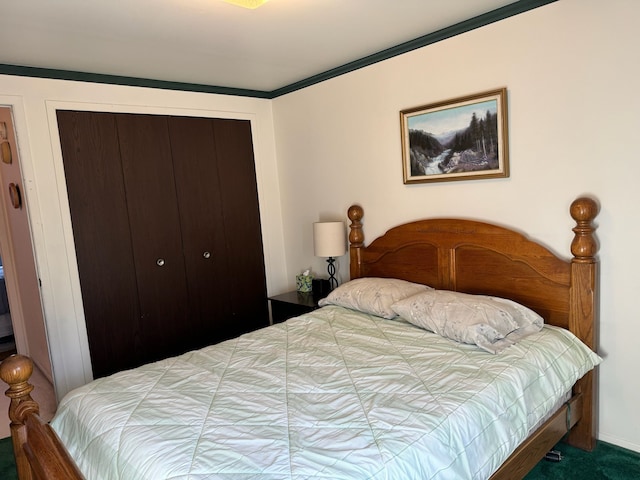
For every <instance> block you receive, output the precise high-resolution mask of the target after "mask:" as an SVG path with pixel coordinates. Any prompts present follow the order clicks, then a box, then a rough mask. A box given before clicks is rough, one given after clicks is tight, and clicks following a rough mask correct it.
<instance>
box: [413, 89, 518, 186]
mask: <svg viewBox="0 0 640 480" xmlns="http://www.w3.org/2000/svg"><path fill="white" fill-rule="evenodd" d="M400 125H401V136H402V171H403V177H404V183H405V184H412V183H426V182H444V181H451V180H471V179H478V178H500V177H508V176H509V150H508V135H507V89H506V88H499V89H496V90H490V91H487V92H482V93H477V94H474V95H467V96H464V97H459V98H454V99H451V100H446V101H441V102H437V103H432V104H429V105H423V106H420V107H415V108H410V109H407V110H403V111H401V112H400Z"/></svg>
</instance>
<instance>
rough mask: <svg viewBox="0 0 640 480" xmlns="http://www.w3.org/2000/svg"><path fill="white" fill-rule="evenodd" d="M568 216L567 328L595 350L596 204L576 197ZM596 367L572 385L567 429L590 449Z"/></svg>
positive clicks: (571, 440)
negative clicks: (575, 411)
mask: <svg viewBox="0 0 640 480" xmlns="http://www.w3.org/2000/svg"><path fill="white" fill-rule="evenodd" d="M570 212H571V217H572V218H573V219H574V220H575V221H576V226H575V227H574V228H573V232H574V233H575V237H574V239H573V241H572V243H571V253H572V254H573V258H572V259H571V292H570V295H571V305H572V307H571V311H570V312H569V329H570V330H571V331H572V332H573V333H575V334H576V336H578V337H579V338H580V340H582V341H583V342H584V343H585V344H586V345H587V346H588V347H589V348H591V349H592V350H593V351H596V349H597V331H596V325H597V317H598V298H597V289H596V285H597V281H598V260H597V258H596V254H597V252H598V244H597V242H596V239H595V237H594V235H593V234H594V231H595V227H594V225H593V220H594V219H595V217H596V215H597V214H598V205H597V203H596V202H595V201H594V200H592V199H590V198H578V199H576V200H575V201H574V202H573V203H572V204H571V209H570ZM596 382H597V367H596V368H595V369H594V370H592V371H590V372H589V373H587V374H586V375H585V376H584V377H582V379H581V380H579V381H578V382H577V383H576V385H575V386H574V393H582V395H583V398H584V402H583V405H582V418H581V419H580V421H579V422H578V423H577V424H576V426H575V427H574V428H573V429H572V430H571V433H570V434H569V438H568V441H569V443H570V444H571V445H574V446H576V447H578V448H581V449H584V450H588V451H591V450H593V448H594V447H595V443H596V427H597V424H596V423H597V422H596V419H597V416H596V408H597V405H596V400H597V398H596V392H597V388H596V385H597V383H596Z"/></svg>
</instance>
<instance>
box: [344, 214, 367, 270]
mask: <svg viewBox="0 0 640 480" xmlns="http://www.w3.org/2000/svg"><path fill="white" fill-rule="evenodd" d="M347 216H348V217H349V220H351V225H349V229H350V231H349V259H350V267H349V270H350V274H351V280H353V279H354V278H359V277H361V276H362V275H363V272H362V269H361V265H362V264H361V262H360V260H361V257H360V255H361V251H362V247H364V233H363V232H362V221H361V220H362V217H363V216H364V210H363V209H362V207H361V206H360V205H351V206H350V207H349V210H347Z"/></svg>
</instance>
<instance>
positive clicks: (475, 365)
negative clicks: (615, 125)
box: [0, 198, 599, 479]
mask: <svg viewBox="0 0 640 480" xmlns="http://www.w3.org/2000/svg"><path fill="white" fill-rule="evenodd" d="M597 210H598V208H597V204H596V202H595V201H594V200H592V199H589V198H579V199H577V200H575V201H574V202H573V203H572V204H571V207H570V214H571V216H572V218H573V219H574V220H575V223H576V224H575V226H574V228H573V232H574V239H573V241H572V243H571V247H570V251H571V254H572V256H571V258H570V259H568V260H567V259H564V258H562V257H559V256H556V255H555V254H554V253H553V252H551V251H550V250H549V249H547V248H545V247H544V246H542V245H541V244H539V243H537V242H535V241H534V240H531V239H529V238H528V237H526V236H525V235H523V234H521V233H519V232H516V231H514V230H511V229H508V228H505V227H502V226H497V225H491V224H488V223H483V222H476V221H472V220H462V219H429V220H422V221H416V222H411V223H407V224H403V225H400V226H397V227H394V228H392V229H391V230H389V231H387V232H386V233H385V234H384V235H382V236H381V237H379V238H377V239H375V240H374V241H373V242H371V243H370V244H369V245H368V246H365V243H364V234H363V223H362V220H363V218H364V211H363V209H362V208H361V207H359V206H352V207H351V208H349V210H348V217H349V219H350V222H351V225H350V233H349V242H350V261H351V263H350V273H351V279H352V281H351V282H347V283H346V284H344V285H343V286H342V287H344V289H342V290H341V289H336V291H334V292H336V293H335V295H333V293H334V292H332V295H333V297H332V296H331V295H330V297H329V299H330V300H331V301H329V300H328V301H327V304H326V305H325V306H323V307H322V308H320V309H318V310H316V311H315V312H312V313H310V314H306V315H303V316H301V317H297V318H293V319H290V320H288V321H287V322H285V323H283V324H278V325H273V326H271V327H267V328H266V329H263V330H259V331H256V332H251V333H249V334H246V335H243V336H241V337H239V338H237V339H233V340H230V341H228V342H223V343H221V344H219V345H214V346H210V347H206V348H205V349H202V350H198V351H195V352H188V353H186V354H185V355H182V356H179V357H174V358H171V359H166V360H163V361H160V362H156V363H153V364H149V365H146V366H143V367H140V369H135V370H132V371H129V372H121V373H118V374H115V375H114V376H112V377H109V378H107V379H98V380H97V381H95V382H92V383H91V384H89V385H87V386H84V387H81V388H80V389H78V390H74V391H73V392H71V393H70V394H69V395H67V397H65V399H64V400H63V402H62V403H61V405H60V407H59V411H58V413H57V414H56V417H55V418H54V420H53V421H52V425H53V427H52V426H51V425H47V424H43V423H42V422H41V421H40V419H39V417H38V405H37V404H36V403H35V402H34V401H33V400H32V399H31V397H30V392H31V391H32V387H31V386H30V385H29V383H28V380H29V376H30V374H31V371H32V368H33V366H32V363H30V360H29V359H28V358H26V357H22V356H19V355H18V356H13V357H10V358H9V359H7V360H5V361H4V362H3V364H2V366H0V377H1V378H2V379H3V380H4V381H5V382H7V383H8V384H9V390H7V395H8V396H9V397H10V398H11V406H10V410H9V415H10V419H11V431H12V437H13V444H14V450H15V452H16V461H17V466H18V472H19V477H20V478H21V479H30V478H64V479H76V478H84V477H83V475H82V473H81V470H82V471H84V472H85V474H86V476H87V478H90V479H91V478H99V477H98V472H102V471H105V472H107V471H108V469H109V468H111V466H114V465H115V472H114V473H113V474H105V478H136V477H135V476H136V475H138V474H139V472H140V471H142V470H144V471H145V472H146V473H145V475H149V476H150V477H149V478H168V477H171V478H221V479H222V478H224V479H240V478H243V479H245V478H266V479H276V478H278V479H279V478H283V479H284V478H289V479H301V478H333V479H337V478H340V477H339V476H338V474H340V475H342V476H343V478H402V479H404V478H489V477H490V478H492V479H507V478H508V479H514V478H522V477H523V476H524V475H525V474H526V473H527V472H528V471H529V470H530V469H531V468H532V467H533V466H534V465H535V464H536V463H537V462H538V461H539V460H540V459H541V458H543V457H544V455H545V453H546V452H547V451H548V450H549V449H551V448H552V447H553V446H554V445H555V444H556V443H557V442H558V441H559V440H561V439H562V438H565V439H566V441H568V442H569V443H571V444H572V445H574V446H577V447H579V448H582V449H586V450H591V449H593V447H594V445H595V429H596V409H595V400H596V388H595V386H596V378H595V376H596V372H597V369H596V368H594V366H595V365H596V364H597V363H598V361H599V360H598V357H597V355H595V354H594V353H593V352H592V351H593V350H595V347H596V330H597V328H596V327H597V297H598V292H597V285H598V282H597V278H598V272H597V259H596V253H597V243H596V241H595V238H594V235H593V233H594V229H595V227H594V225H593V221H594V219H595V217H596V214H597ZM359 281H366V282H368V283H371V282H374V283H375V282H381V283H383V284H385V285H387V284H389V283H390V282H396V281H397V282H406V283H407V284H410V285H412V287H411V288H417V289H418V291H417V292H416V293H415V295H414V294H411V295H409V294H407V295H406V296H405V297H404V298H401V299H400V300H399V301H396V300H398V299H395V300H394V302H392V305H391V306H392V307H393V309H392V310H393V312H394V313H391V314H390V315H388V317H389V318H384V315H383V316H381V314H380V313H379V312H377V311H376V312H375V314H374V313H372V312H369V311H361V310H362V309H357V308H356V309H354V308H352V307H351V306H345V304H343V303H341V301H339V300H336V299H339V298H340V294H342V293H344V292H348V291H349V288H350V286H353V285H355V284H357V282H359ZM425 285H426V286H428V287H425V288H422V287H423V286H425ZM356 290H358V289H356ZM360 290H361V288H360ZM403 291H404V290H403ZM434 292H435V293H438V294H440V293H441V292H443V294H444V295H446V296H447V297H449V296H451V295H454V296H456V295H458V294H460V295H461V296H464V295H469V296H473V298H474V299H475V298H480V297H482V298H485V297H488V298H490V299H498V300H501V301H502V299H509V300H510V301H513V302H517V305H519V306H521V307H522V308H524V309H526V311H527V312H533V314H534V315H537V316H539V317H541V318H543V319H544V323H545V326H544V327H542V326H541V328H540V329H539V330H538V331H536V332H535V333H531V334H530V335H528V336H526V338H522V339H518V340H517V341H516V342H515V344H514V345H512V346H509V347H507V348H504V350H503V351H501V352H500V353H497V354H494V353H490V352H488V351H487V350H486V348H479V347H478V346H477V345H471V344H467V343H460V342H455V341H452V340H450V339H449V338H446V336H442V335H440V334H438V333H434V332H433V331H429V330H428V329H424V328H419V327H417V326H416V324H414V323H411V321H408V320H407V318H408V317H407V315H409V314H406V313H402V312H404V310H403V308H404V309H407V310H408V311H409V312H413V310H412V309H413V308H414V307H415V305H417V304H418V303H419V302H417V301H416V300H415V298H418V297H419V298H423V297H424V296H433V295H435V293H434ZM456 298H457V297H456ZM376 299H377V300H379V297H376ZM334 300H335V301H334ZM377 300H376V301H377ZM376 305H378V304H376ZM448 305H449V306H451V304H448ZM456 305H457V304H454V305H453V306H454V307H455V306H456ZM384 307H385V308H387V307H389V305H388V304H385V305H384ZM519 308H520V307H518V309H519ZM394 309H395V310H394ZM396 310H397V311H396ZM518 311H519V310H518ZM398 312H401V313H402V315H400V314H399V313H398ZM394 315H395V316H394ZM527 315H529V314H527ZM552 337H553V338H554V339H552ZM555 337H559V338H561V340H560V343H561V344H562V345H565V346H566V345H569V344H570V345H571V348H569V347H567V348H565V347H564V346H563V347H560V348H559V351H562V353H561V354H560V355H565V352H573V351H574V346H577V345H578V344H579V345H580V346H581V347H580V348H578V349H577V350H576V352H580V353H576V355H578V356H579V357H580V359H579V360H578V362H577V363H580V364H581V366H580V368H578V367H576V366H571V367H567V369H568V370H571V371H572V372H573V375H574V377H575V378H573V380H571V381H570V383H566V382H568V381H569V380H567V378H565V377H564V375H563V374H562V375H561V374H560V373H559V371H561V370H564V369H565V368H564V367H561V365H562V364H563V363H562V364H561V362H560V361H559V360H558V359H557V358H556V357H553V358H551V359H546V358H547V357H546V356H547V354H546V353H541V355H543V356H542V357H538V353H537V352H538V351H539V350H540V351H542V350H545V349H546V345H547V344H548V345H550V346H551V345H557V343H556V339H555ZM578 341H579V342H578ZM427 346H428V347H427ZM489 347H491V345H490V346H489ZM550 348H556V347H550ZM450 354H452V355H453V357H451V356H450ZM567 355H573V353H567ZM444 358H454V359H455V360H447V361H446V362H445V361H444ZM516 359H520V360H522V361H523V362H524V363H525V364H526V365H527V367H526V368H524V369H523V370H524V372H525V373H523V375H529V376H523V377H521V376H520V375H521V374H520V373H516V371H515V370H511V368H512V367H513V368H515V364H516V363H517V362H516ZM518 361H519V360H518ZM445 363H446V364H445ZM187 364H190V365H191V366H189V367H187ZM193 365H195V370H194V369H193V368H194V367H193ZM532 365H536V369H539V370H533V371H532V372H531V370H532V367H531V366H532ZM545 365H546V366H545ZM526 371H529V373H528V374H527V373H526ZM460 372H462V377H456V376H455V375H458V374H459V373H460ZM414 374H417V376H416V375H414ZM556 376H557V377H558V381H557V382H556V381H555V380H554V378H555V377H556ZM485 377H487V378H490V380H491V382H493V381H494V380H501V379H502V380H504V379H505V378H506V379H507V385H505V384H502V385H494V384H493V383H490V384H485V383H481V382H482V381H484V380H483V379H484V378H485ZM561 377H562V378H561ZM450 378H453V379H454V381H453V383H451V382H450V381H449V379H450ZM347 380H348V384H345V382H346V381H347ZM538 382H540V383H547V382H550V383H551V384H552V385H551V387H550V388H551V390H553V391H554V396H553V397H551V396H550V395H546V394H545V395H544V398H543V396H542V394H540V393H539V390H538V386H537V383H538ZM563 382H564V383H563ZM509 384H511V386H509ZM534 384H536V385H534ZM509 389H510V390H512V392H511V393H507V392H506V391H507V390H509ZM483 391H487V392H488V393H489V396H488V398H489V399H490V401H489V405H488V406H487V405H486V404H480V403H479V400H478V402H477V401H476V399H479V398H480V395H479V392H483ZM449 393H451V394H452V396H453V397H464V400H465V402H466V403H463V404H460V405H459V404H457V403H452V402H453V400H452V397H450V396H447V395H448V394H449ZM445 394H446V395H445ZM524 397H535V398H539V399H540V401H539V402H538V404H537V406H536V407H535V408H534V409H533V410H534V412H535V413H532V412H531V411H528V412H525V413H524V419H516V415H515V413H514V412H515V411H518V410H521V403H520V401H521V400H522V399H523V398H524ZM468 403H471V404H476V403H478V405H479V406H480V408H481V409H484V410H481V413H471V412H477V410H467V406H466V405H467V404H468ZM88 404H94V406H95V407H96V408H97V410H98V411H97V412H96V411H95V410H92V411H89V410H85V406H86V405H88ZM122 404H129V406H130V407H132V408H129V409H126V410H120V405H122ZM495 408H498V410H495V411H494V409H495ZM543 410H544V411H543ZM363 412H364V416H362V413H363ZM482 412H484V413H482ZM178 415H180V417H179V420H176V418H177V416H178ZM455 417H460V418H461V419H462V422H461V423H452V422H453V419H454V418H455ZM480 417H483V418H484V417H486V418H488V419H489V420H488V422H485V423H483V422H481V421H480ZM132 419H133V420H132ZM76 420H80V422H81V423H80V424H77V423H76ZM82 422H84V423H82ZM78 425H80V426H78ZM204 425H208V426H209V430H206V431H205V430H204V429H203V426H204ZM222 427H224V428H222ZM194 431H197V434H196V436H195V437H194V436H193V432H194ZM485 431H489V432H490V435H489V437H487V438H484V439H483V436H482V435H481V433H482V432H485ZM203 432H204V433H203ZM505 433H506V437H505ZM499 434H501V435H502V436H501V437H498V436H497V435H499ZM60 437H62V438H63V441H61V440H60ZM109 437H113V440H114V441H115V445H116V446H114V443H113V442H109V441H108V440H109ZM145 437H147V438H148V439H149V438H150V439H151V440H150V441H149V440H146V441H145V440H143V438H145ZM459 439H461V441H462V443H461V444H460V443H456V442H458V441H459ZM182 440H186V441H182ZM69 451H71V453H69ZM105 451H106V452H107V453H105ZM140 451H141V452H143V453H142V458H143V462H142V463H144V464H145V465H143V466H139V465H134V466H133V467H132V466H131V465H132V464H135V462H139V461H140V459H138V460H136V455H137V452H138V453H139V452H140ZM367 452H373V454H369V453H367ZM175 455H178V457H176V456H175ZM180 455H182V456H180ZM185 457H188V458H189V459H190V463H189V465H188V466H187V467H186V470H185V469H183V468H182V462H183V460H181V458H185ZM72 458H73V459H74V460H72ZM100 458H101V459H102V460H100ZM92 459H93V460H92ZM96 459H97V460H96ZM92 461H93V462H97V463H94V464H93V466H92V463H91V462H92ZM101 462H102V463H101ZM163 462H164V463H167V464H168V465H164V466H161V464H162V463H163ZM76 463H78V464H79V465H80V466H81V468H79V467H78V466H76ZM205 464H206V468H205V466H203V465H205ZM210 464H213V465H215V470H213V471H212V470H207V469H208V468H210V467H209V465H210ZM140 468H141V469H142V470H137V469H140ZM131 472H135V473H131ZM159 472H162V473H159ZM460 472H464V473H460ZM127 475H129V476H127ZM138 478H142V477H141V476H139V477H138Z"/></svg>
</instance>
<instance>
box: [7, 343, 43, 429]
mask: <svg viewBox="0 0 640 480" xmlns="http://www.w3.org/2000/svg"><path fill="white" fill-rule="evenodd" d="M32 373H33V361H31V359H30V358H28V357H25V356H23V355H11V356H10V357H8V358H6V359H4V360H3V361H2V363H1V364H0V378H1V379H2V380H3V381H4V382H5V383H7V384H8V385H9V389H8V390H7V391H6V392H5V395H6V396H7V397H9V398H10V399H11V405H10V406H9V419H10V420H11V423H12V424H16V425H22V424H23V423H24V419H25V417H26V414H27V413H35V414H39V413H40V412H39V407H38V404H37V403H36V402H35V401H33V399H32V398H31V391H32V390H33V385H31V384H30V383H29V378H30V377H31V374H32Z"/></svg>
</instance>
